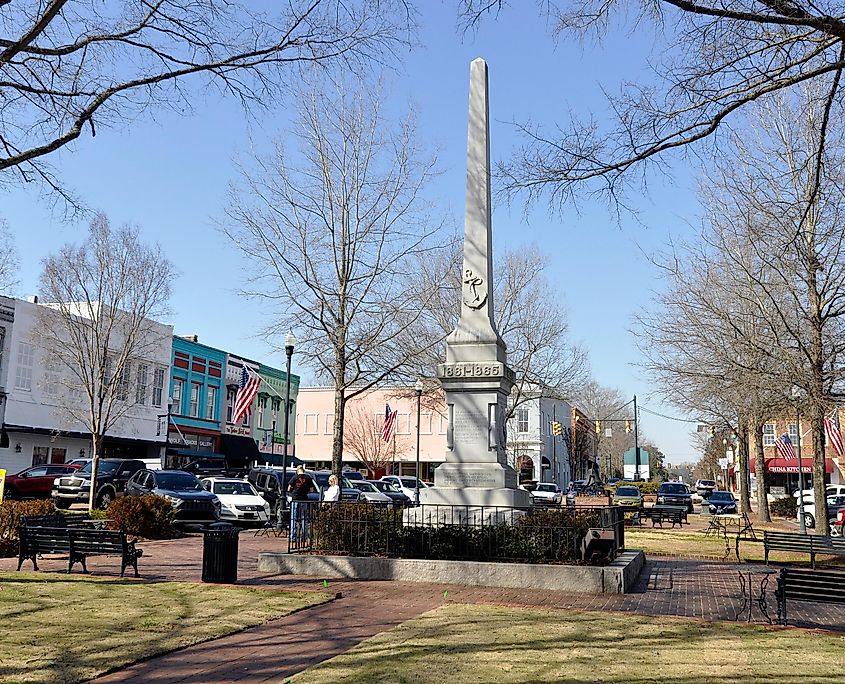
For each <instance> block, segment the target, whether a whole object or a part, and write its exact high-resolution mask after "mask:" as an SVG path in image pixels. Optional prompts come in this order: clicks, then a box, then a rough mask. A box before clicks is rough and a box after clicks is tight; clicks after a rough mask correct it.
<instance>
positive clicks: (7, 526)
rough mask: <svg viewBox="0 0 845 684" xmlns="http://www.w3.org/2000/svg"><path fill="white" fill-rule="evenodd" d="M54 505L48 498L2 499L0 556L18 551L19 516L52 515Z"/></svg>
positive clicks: (0, 506)
mask: <svg viewBox="0 0 845 684" xmlns="http://www.w3.org/2000/svg"><path fill="white" fill-rule="evenodd" d="M55 513H56V507H55V506H54V505H53V502H52V501H50V500H46V501H44V500H35V501H12V500H8V501H3V502H2V503H0V556H15V555H17V553H18V525H20V522H21V516H26V515H54V514H55Z"/></svg>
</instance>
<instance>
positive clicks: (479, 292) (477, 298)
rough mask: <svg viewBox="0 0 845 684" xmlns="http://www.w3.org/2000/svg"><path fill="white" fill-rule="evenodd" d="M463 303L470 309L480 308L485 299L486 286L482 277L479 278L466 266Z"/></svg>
mask: <svg viewBox="0 0 845 684" xmlns="http://www.w3.org/2000/svg"><path fill="white" fill-rule="evenodd" d="M464 285H466V287H465V288H464V304H466V305H467V306H468V307H469V308H470V309H480V308H481V307H482V306H484V302H486V301H487V288H486V287H485V286H484V278H479V277H478V276H477V275H475V274H474V273H473V272H472V269H470V268H468V269H467V270H466V271H464Z"/></svg>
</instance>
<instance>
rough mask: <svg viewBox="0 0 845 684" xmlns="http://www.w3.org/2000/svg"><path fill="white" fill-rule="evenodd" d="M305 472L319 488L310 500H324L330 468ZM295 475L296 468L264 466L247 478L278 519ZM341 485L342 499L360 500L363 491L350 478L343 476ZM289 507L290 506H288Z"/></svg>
mask: <svg viewBox="0 0 845 684" xmlns="http://www.w3.org/2000/svg"><path fill="white" fill-rule="evenodd" d="M305 474H306V475H308V477H310V478H311V479H312V480H313V481H314V487H315V488H316V490H317V491H316V492H312V493H311V494H309V495H308V500H309V501H312V502H314V503H317V502H319V501H321V500H322V492H323V490H324V489H326V487H328V486H329V475H331V474H332V473H331V471H330V470H318V471H317V472H314V471H312V470H306V471H305ZM294 477H296V469H295V468H288V469H287V472H283V471H282V469H281V468H276V467H273V466H262V467H259V468H253V469H252V470H250V471H249V475H248V476H247V479H248V480H249V482H251V483H252V484H253V486H254V487H255V489H256V490H258V494H259V496H261V497H262V498H263V499H264V500H265V501H267V503H268V504H270V510H271V511H272V512H273V515H274V516H275V517H276V520H278V519H279V516H280V515H281V512H282V510H283V506H282V500H283V499H282V496H286V497H287V499H288V501H290V494H287V486H288V482H290V480H292V479H293V478H294ZM340 485H341V490H340V496H341V500H342V501H358V500H360V498H361V492H359V491H358V490H357V489H355V488H354V487H352V486H351V484H350V483H349V480H347V479H346V478H341V483H340ZM289 508H290V506H288V509H289Z"/></svg>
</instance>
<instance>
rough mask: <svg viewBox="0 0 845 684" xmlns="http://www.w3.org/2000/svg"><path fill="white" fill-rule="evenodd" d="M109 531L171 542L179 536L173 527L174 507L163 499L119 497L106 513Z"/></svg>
mask: <svg viewBox="0 0 845 684" xmlns="http://www.w3.org/2000/svg"><path fill="white" fill-rule="evenodd" d="M106 517H107V518H108V519H109V520H110V521H111V522H109V524H108V526H109V529H112V530H121V531H123V532H126V534H130V535H136V536H138V537H144V538H146V539H172V538H173V537H176V536H178V531H177V529H176V527H175V526H174V524H173V506H172V504H171V503H170V502H169V501H168V500H167V499H165V498H164V497H163V496H122V497H120V498H119V499H115V500H114V501H112V502H111V504H109V507H108V508H107V509H106Z"/></svg>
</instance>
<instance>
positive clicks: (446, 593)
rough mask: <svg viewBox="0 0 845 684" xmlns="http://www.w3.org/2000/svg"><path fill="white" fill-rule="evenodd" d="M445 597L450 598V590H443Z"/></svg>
mask: <svg viewBox="0 0 845 684" xmlns="http://www.w3.org/2000/svg"><path fill="white" fill-rule="evenodd" d="M443 598H449V590H448V589H447V590H446V591H444V592H443Z"/></svg>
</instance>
